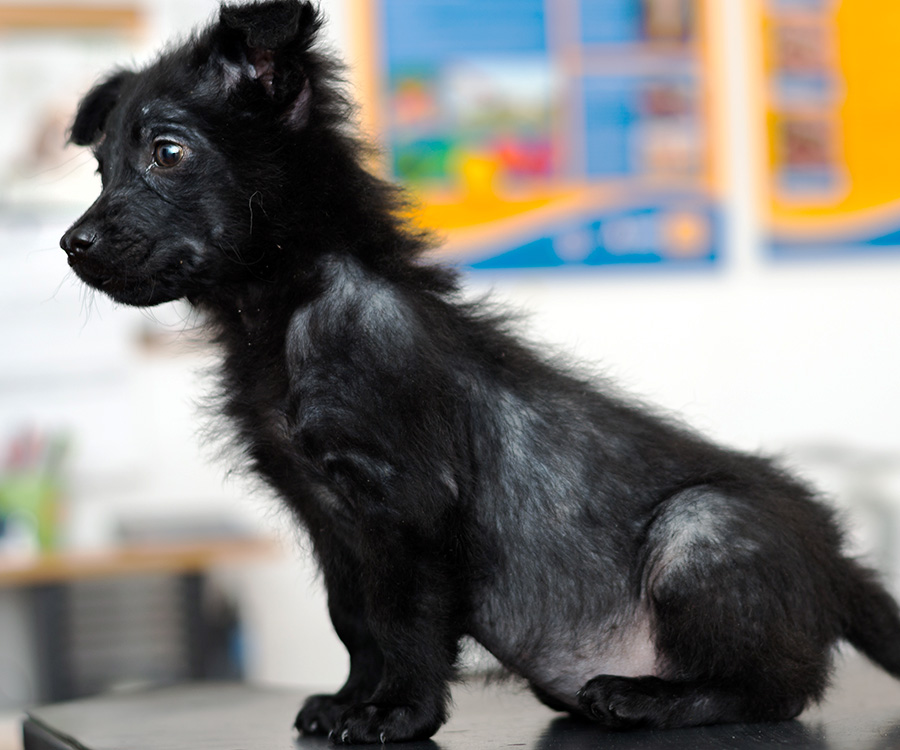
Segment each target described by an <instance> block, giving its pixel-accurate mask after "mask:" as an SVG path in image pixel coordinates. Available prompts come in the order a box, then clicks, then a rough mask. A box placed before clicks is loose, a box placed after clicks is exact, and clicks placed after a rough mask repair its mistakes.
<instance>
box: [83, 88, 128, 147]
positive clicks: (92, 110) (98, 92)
mask: <svg viewBox="0 0 900 750" xmlns="http://www.w3.org/2000/svg"><path fill="white" fill-rule="evenodd" d="M133 75H134V74H133V73H131V72H129V71H120V72H118V73H115V74H114V75H112V76H110V77H109V78H107V79H106V80H105V81H102V82H101V83H98V84H97V85H96V86H94V88H92V89H91V90H90V91H89V92H88V93H87V94H86V95H85V97H84V98H83V99H82V100H81V103H80V104H79V105H78V112H77V114H76V115H75V121H74V122H73V123H72V128H71V130H70V131H69V141H70V142H71V143H74V144H76V145H78V146H90V145H91V144H93V143H96V142H97V141H98V140H100V136H101V135H102V134H103V127H104V126H105V125H106V118H107V117H108V116H109V113H110V112H111V111H112V108H113V107H114V106H115V105H116V102H117V101H119V97H120V96H121V94H122V89H123V87H124V86H125V83H126V82H127V81H128V80H129V79H130V78H131V77H132V76H133Z"/></svg>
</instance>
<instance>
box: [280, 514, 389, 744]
mask: <svg viewBox="0 0 900 750" xmlns="http://www.w3.org/2000/svg"><path fill="white" fill-rule="evenodd" d="M316 548H317V551H318V557H319V559H320V561H321V565H322V572H323V576H324V578H325V586H326V588H327V590H328V613H329V614H330V615H331V623H332V625H333V626H334V630H335V632H336V633H337V635H338V637H339V638H340V639H341V642H342V643H343V644H344V646H345V647H346V649H347V653H348V654H349V656H350V674H349V675H348V676H347V680H346V682H345V683H344V685H343V687H341V689H340V690H338V691H337V693H335V694H333V695H325V694H321V695H313V696H310V697H309V698H308V699H307V700H306V702H305V703H304V704H303V707H302V708H301V709H300V712H299V713H298V714H297V720H296V722H295V726H296V728H297V729H298V730H299V731H300V732H302V733H303V734H330V733H332V732H333V730H334V728H335V725H336V724H337V721H338V719H339V718H340V717H341V715H343V713H344V712H345V711H346V710H347V709H348V708H349V707H350V706H352V705H356V704H358V703H360V702H362V701H365V700H367V699H368V698H369V697H370V696H371V695H372V694H373V693H374V692H375V689H376V688H377V687H378V684H379V683H380V682H381V675H382V664H383V661H384V659H383V657H382V655H381V649H380V648H379V646H378V644H377V642H376V641H375V638H374V637H373V635H372V633H371V631H370V629H369V625H368V621H367V619H366V607H365V602H364V600H363V597H362V584H361V581H360V575H359V563H358V561H357V560H356V559H355V558H354V556H353V554H352V553H351V552H350V550H349V549H347V547H346V545H344V544H343V542H341V541H340V540H339V539H338V538H337V537H336V535H334V534H331V533H328V532H327V531H326V530H322V529H320V533H319V534H318V536H317V538H316Z"/></svg>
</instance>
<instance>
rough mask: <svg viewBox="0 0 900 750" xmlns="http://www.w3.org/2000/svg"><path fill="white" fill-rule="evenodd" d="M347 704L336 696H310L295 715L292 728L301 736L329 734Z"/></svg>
mask: <svg viewBox="0 0 900 750" xmlns="http://www.w3.org/2000/svg"><path fill="white" fill-rule="evenodd" d="M346 710H347V704H346V703H343V702H341V701H340V699H339V698H338V697H337V696H336V695H311V696H310V697H309V698H307V699H306V702H305V703H304V704H303V708H301V709H300V712H299V713H298V714H297V719H296V720H295V721H294V727H295V728H296V729H297V731H298V732H300V733H302V734H329V733H330V732H331V731H332V730H333V729H334V727H335V724H337V721H338V719H339V718H340V716H341V714H343V713H344V711H346Z"/></svg>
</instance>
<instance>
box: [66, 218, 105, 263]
mask: <svg viewBox="0 0 900 750" xmlns="http://www.w3.org/2000/svg"><path fill="white" fill-rule="evenodd" d="M96 241H97V235H96V233H95V232H94V231H93V230H92V229H90V228H89V227H80V226H76V227H72V228H71V229H70V230H69V231H68V232H66V233H65V234H64V235H63V236H62V239H61V240H60V241H59V246H60V247H61V248H62V249H63V250H65V251H66V255H68V256H69V265H70V266H71V265H74V264H75V263H76V262H77V261H78V258H79V256H81V255H83V254H84V253H85V252H86V251H87V250H89V249H90V247H91V246H92V245H93V244H94V243H95V242H96Z"/></svg>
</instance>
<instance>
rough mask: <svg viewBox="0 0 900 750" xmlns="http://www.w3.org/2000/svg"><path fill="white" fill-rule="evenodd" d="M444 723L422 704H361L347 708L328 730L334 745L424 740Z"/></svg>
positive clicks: (439, 715) (437, 714) (437, 715)
mask: <svg viewBox="0 0 900 750" xmlns="http://www.w3.org/2000/svg"><path fill="white" fill-rule="evenodd" d="M442 723H443V717H442V716H441V714H440V712H437V711H429V710H426V709H425V708H424V707H421V706H410V705H407V706H394V705H385V704H381V703H360V704H359V705H356V706H351V707H350V708H348V709H347V710H346V711H345V712H344V713H343V714H342V715H341V717H340V719H338V721H337V724H336V725H335V726H334V728H333V729H332V731H331V735H330V736H331V740H332V742H334V743H335V744H336V745H355V744H358V743H374V742H379V743H381V744H382V745H383V744H384V743H386V742H403V741H405V740H424V739H427V738H429V737H431V735H433V734H434V733H435V732H436V731H437V730H438V728H439V727H440V726H441V724H442Z"/></svg>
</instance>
